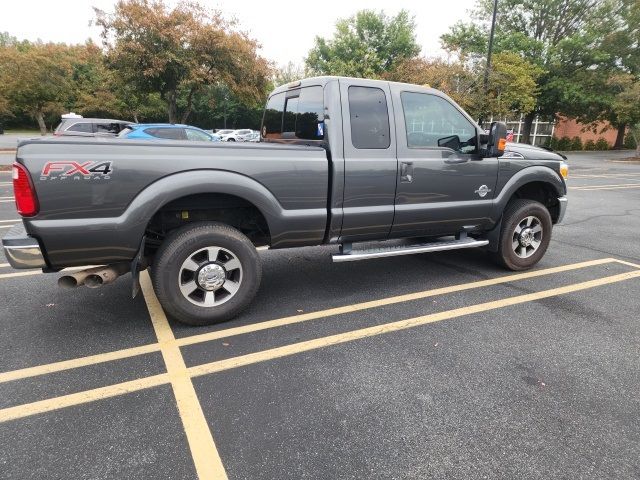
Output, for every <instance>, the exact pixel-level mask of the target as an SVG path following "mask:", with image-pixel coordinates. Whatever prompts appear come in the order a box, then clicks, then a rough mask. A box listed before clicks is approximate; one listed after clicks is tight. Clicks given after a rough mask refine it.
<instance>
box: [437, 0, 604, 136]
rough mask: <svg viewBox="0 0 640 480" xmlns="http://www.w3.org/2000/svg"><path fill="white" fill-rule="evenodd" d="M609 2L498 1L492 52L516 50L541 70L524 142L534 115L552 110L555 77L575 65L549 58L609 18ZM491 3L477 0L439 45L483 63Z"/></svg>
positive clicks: (556, 97)
mask: <svg viewBox="0 0 640 480" xmlns="http://www.w3.org/2000/svg"><path fill="white" fill-rule="evenodd" d="M608 3H609V2H602V1H599V0H501V2H500V10H499V12H498V18H497V25H496V34H495V43H494V49H495V52H496V53H500V52H513V53H517V54H519V55H520V56H521V57H522V58H524V59H526V60H527V61H529V62H530V63H531V64H533V65H537V66H538V67H540V68H541V69H542V71H543V73H542V74H541V75H540V77H539V79H538V82H537V84H538V85H539V86H540V89H539V92H538V94H537V96H536V102H535V103H536V105H535V108H534V109H533V110H532V111H531V112H529V113H528V114H527V115H525V118H524V125H523V141H525V142H528V141H529V138H530V133H531V126H532V124H533V120H534V118H535V115H536V114H544V115H555V114H556V113H557V112H558V108H559V106H560V105H559V104H558V101H559V95H558V92H557V91H555V90H554V89H553V88H548V85H549V84H553V82H552V81H553V80H554V78H558V76H563V69H564V67H567V68H568V69H571V67H572V66H573V65H574V64H569V65H562V64H555V68H551V67H552V65H551V63H552V59H553V58H554V55H555V53H556V50H557V48H558V47H559V45H560V44H561V42H572V41H579V39H580V38H581V37H583V36H584V34H585V32H586V31H587V30H588V29H590V28H591V26H592V25H593V24H597V23H599V22H603V21H607V18H608V17H607V13H608V9H609V7H610V5H609V4H608ZM492 8H493V2H492V1H490V0H478V2H477V4H476V9H475V11H474V12H473V14H472V20H471V21H470V22H467V23H458V24H456V25H454V26H453V27H452V28H451V29H450V31H449V32H448V33H447V34H445V35H443V36H442V37H441V40H442V44H443V47H444V48H445V49H446V50H448V51H450V52H452V53H456V54H458V55H459V56H460V58H461V59H463V61H467V62H470V63H474V64H483V62H484V57H485V55H486V52H487V42H488V37H489V27H490V25H489V20H490V18H491V11H492Z"/></svg>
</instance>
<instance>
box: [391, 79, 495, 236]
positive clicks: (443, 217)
mask: <svg viewBox="0 0 640 480" xmlns="http://www.w3.org/2000/svg"><path fill="white" fill-rule="evenodd" d="M391 88H392V95H393V104H394V108H395V111H396V132H397V134H396V138H397V141H398V164H399V165H398V177H397V182H398V186H397V192H396V198H395V219H394V224H393V228H392V232H391V236H392V237H405V236H420V235H443V234H452V233H457V232H459V231H460V230H462V229H465V230H470V231H474V230H481V229H483V228H486V227H487V226H489V225H490V224H491V220H490V215H491V207H492V200H493V196H494V191H495V186H496V180H497V174H498V159H496V158H482V157H481V156H480V154H479V149H478V143H479V138H478V134H479V132H478V129H477V127H476V125H475V124H474V123H473V122H472V121H471V120H470V118H469V117H468V116H467V115H466V114H465V113H463V112H462V111H461V110H460V109H459V108H458V107H457V106H456V105H455V104H453V103H452V102H451V101H450V100H449V99H448V98H446V97H445V96H442V95H441V94H440V93H439V92H437V91H435V90H430V89H429V90H427V89H424V88H416V89H415V90H412V89H411V86H409V85H399V84H392V87H391Z"/></svg>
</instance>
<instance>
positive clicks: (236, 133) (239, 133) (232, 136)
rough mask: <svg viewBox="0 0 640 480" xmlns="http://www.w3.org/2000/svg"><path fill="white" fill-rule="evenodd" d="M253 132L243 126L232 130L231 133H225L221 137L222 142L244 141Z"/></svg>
mask: <svg viewBox="0 0 640 480" xmlns="http://www.w3.org/2000/svg"><path fill="white" fill-rule="evenodd" d="M253 134H254V131H253V130H249V129H247V128H245V129H241V130H232V131H231V133H226V134H224V135H222V136H221V137H222V141H223V142H246V141H248V139H249V138H251V136H252V135H253Z"/></svg>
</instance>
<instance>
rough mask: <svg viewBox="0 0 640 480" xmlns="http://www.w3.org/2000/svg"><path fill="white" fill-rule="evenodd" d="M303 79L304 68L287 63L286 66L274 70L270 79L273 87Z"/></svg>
mask: <svg viewBox="0 0 640 480" xmlns="http://www.w3.org/2000/svg"><path fill="white" fill-rule="evenodd" d="M304 77H305V72H304V68H303V67H302V66H300V65H297V64H295V63H293V62H289V63H287V64H286V65H284V66H282V67H280V68H277V69H275V70H274V72H273V78H272V81H273V86H274V87H279V86H280V85H286V84H287V83H291V82H295V81H296V80H301V79H303V78H304Z"/></svg>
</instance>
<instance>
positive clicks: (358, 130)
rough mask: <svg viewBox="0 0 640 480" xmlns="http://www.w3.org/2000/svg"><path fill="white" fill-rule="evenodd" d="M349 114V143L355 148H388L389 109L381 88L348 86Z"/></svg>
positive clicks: (389, 142) (389, 138) (389, 140)
mask: <svg viewBox="0 0 640 480" xmlns="http://www.w3.org/2000/svg"><path fill="white" fill-rule="evenodd" d="M349 115H350V118H351V143H353V146H354V147H355V148H358V149H366V148H374V149H384V148H389V145H390V144H391V137H390V133H389V110H388V109H387V99H386V97H385V94H384V92H383V91H382V90H381V89H379V88H373V87H355V86H352V87H349Z"/></svg>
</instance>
